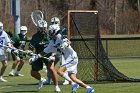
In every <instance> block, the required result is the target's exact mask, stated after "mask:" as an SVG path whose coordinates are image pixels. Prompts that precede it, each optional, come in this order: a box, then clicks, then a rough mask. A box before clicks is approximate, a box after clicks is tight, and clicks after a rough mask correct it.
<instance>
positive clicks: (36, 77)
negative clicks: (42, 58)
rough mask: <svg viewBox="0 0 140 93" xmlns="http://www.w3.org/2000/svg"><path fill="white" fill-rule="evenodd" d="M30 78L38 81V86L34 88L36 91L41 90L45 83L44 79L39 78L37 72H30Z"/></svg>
mask: <svg viewBox="0 0 140 93" xmlns="http://www.w3.org/2000/svg"><path fill="white" fill-rule="evenodd" d="M31 76H32V77H34V78H35V79H37V80H39V83H38V85H37V86H36V88H37V89H41V88H42V86H43V82H44V81H46V79H44V78H42V77H41V74H40V73H39V72H38V71H33V70H31Z"/></svg>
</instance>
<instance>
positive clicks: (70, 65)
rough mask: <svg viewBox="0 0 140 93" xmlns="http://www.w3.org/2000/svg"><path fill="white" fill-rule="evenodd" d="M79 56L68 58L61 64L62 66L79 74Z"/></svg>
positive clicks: (70, 71)
mask: <svg viewBox="0 0 140 93" xmlns="http://www.w3.org/2000/svg"><path fill="white" fill-rule="evenodd" d="M77 65H78V57H74V58H71V60H68V61H67V60H66V61H65V63H64V62H63V64H61V67H65V68H66V71H67V72H68V73H69V74H71V73H73V74H77Z"/></svg>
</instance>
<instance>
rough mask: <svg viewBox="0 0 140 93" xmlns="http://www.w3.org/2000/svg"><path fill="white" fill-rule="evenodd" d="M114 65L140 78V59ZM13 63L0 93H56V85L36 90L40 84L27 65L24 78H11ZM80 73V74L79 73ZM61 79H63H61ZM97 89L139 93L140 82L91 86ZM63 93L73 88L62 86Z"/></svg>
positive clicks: (101, 92)
mask: <svg viewBox="0 0 140 93" xmlns="http://www.w3.org/2000/svg"><path fill="white" fill-rule="evenodd" d="M111 61H112V63H113V65H114V66H115V67H116V68H117V69H118V70H119V71H120V72H122V73H124V74H125V75H127V76H129V77H134V78H140V74H139V73H140V70H139V66H140V62H139V61H140V59H111ZM11 64H12V62H9V65H8V68H7V70H6V72H5V74H4V78H5V79H7V80H8V82H6V83H4V82H0V93H55V92H54V85H44V86H43V88H41V90H40V91H37V90H36V88H35V85H36V83H37V82H38V81H37V80H35V79H34V78H32V77H31V76H30V65H28V64H25V66H24V67H23V69H22V73H23V74H24V75H25V76H24V77H9V76H8V72H9V70H10V67H11ZM78 73H80V72H78ZM41 74H42V75H43V76H44V77H45V76H46V75H45V73H44V72H43V71H41ZM59 79H62V78H60V77H59ZM90 85H91V86H93V87H94V88H95V92H94V93H139V92H140V88H139V87H140V82H131V83H130V82H125V83H110V82H108V83H102V84H101V83H100V84H90ZM60 88H61V90H62V92H61V93H70V90H71V86H70V85H67V86H63V85H60ZM76 93H85V89H84V88H82V87H79V89H78V90H77V92H76Z"/></svg>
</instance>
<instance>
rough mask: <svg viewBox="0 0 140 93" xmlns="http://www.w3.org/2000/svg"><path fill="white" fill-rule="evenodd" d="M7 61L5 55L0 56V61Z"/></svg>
mask: <svg viewBox="0 0 140 93" xmlns="http://www.w3.org/2000/svg"><path fill="white" fill-rule="evenodd" d="M4 60H5V61H7V60H8V57H7V55H0V61H4Z"/></svg>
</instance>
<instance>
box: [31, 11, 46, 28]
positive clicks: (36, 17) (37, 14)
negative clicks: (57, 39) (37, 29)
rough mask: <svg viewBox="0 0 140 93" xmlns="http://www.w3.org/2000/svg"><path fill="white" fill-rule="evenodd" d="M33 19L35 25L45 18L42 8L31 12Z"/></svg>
mask: <svg viewBox="0 0 140 93" xmlns="http://www.w3.org/2000/svg"><path fill="white" fill-rule="evenodd" d="M31 19H32V22H33V24H34V25H35V26H38V21H39V20H43V19H44V15H43V13H42V11H40V10H34V11H33V12H32V13H31Z"/></svg>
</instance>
